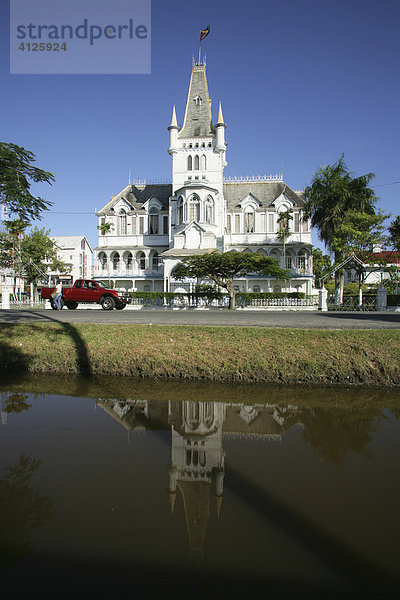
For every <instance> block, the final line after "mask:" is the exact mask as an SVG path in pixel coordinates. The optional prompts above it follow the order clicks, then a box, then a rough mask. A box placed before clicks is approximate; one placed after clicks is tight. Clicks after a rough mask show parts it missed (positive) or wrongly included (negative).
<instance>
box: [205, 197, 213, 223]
mask: <svg viewBox="0 0 400 600" xmlns="http://www.w3.org/2000/svg"><path fill="white" fill-rule="evenodd" d="M206 223H214V201H213V199H212V198H211V196H208V198H207V200H206Z"/></svg>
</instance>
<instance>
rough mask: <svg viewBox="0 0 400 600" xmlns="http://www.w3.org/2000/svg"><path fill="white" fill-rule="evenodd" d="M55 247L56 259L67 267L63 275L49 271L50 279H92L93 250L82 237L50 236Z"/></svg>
mask: <svg viewBox="0 0 400 600" xmlns="http://www.w3.org/2000/svg"><path fill="white" fill-rule="evenodd" d="M50 237H51V239H52V240H53V242H54V243H55V245H56V250H57V258H58V259H59V260H61V261H62V262H63V263H65V264H66V265H68V270H67V271H66V272H65V273H60V272H57V271H50V270H49V275H50V276H51V278H52V279H53V278H56V277H59V276H62V277H63V279H71V282H72V281H75V279H79V278H80V277H84V278H86V279H91V278H92V258H93V250H92V248H91V246H90V244H89V242H88V241H87V239H86V237H85V236H84V235H62V236H54V235H52V236H50Z"/></svg>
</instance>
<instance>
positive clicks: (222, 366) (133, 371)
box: [0, 322, 400, 386]
mask: <svg viewBox="0 0 400 600" xmlns="http://www.w3.org/2000/svg"><path fill="white" fill-rule="evenodd" d="M0 371H2V372H3V373H4V372H8V373H10V372H20V373H22V372H26V373H58V374H69V373H74V374H78V375H84V376H90V375H96V376H97V375H114V376H115V375H118V376H122V377H144V378H151V379H180V380H192V381H195V380H203V381H204V380H205V381H220V382H253V383H284V384H310V385H314V384H344V385H349V384H358V385H380V386H398V385H399V384H400V330H351V331H349V330H345V331H336V330H335V331H332V330H315V329H304V330H303V329H302V330H298V329H297V330H296V329H294V330H291V329H283V328H282V329H269V328H268V329H261V328H250V327H189V326H154V325H153V326H152V325H105V326H104V325H91V324H90V325H89V324H82V325H71V324H67V323H37V322H35V323H32V324H28V323H27V324H18V325H17V324H16V325H0Z"/></svg>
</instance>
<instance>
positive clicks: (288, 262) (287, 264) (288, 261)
mask: <svg viewBox="0 0 400 600" xmlns="http://www.w3.org/2000/svg"><path fill="white" fill-rule="evenodd" d="M292 267H293V257H292V255H291V253H290V252H289V253H288V254H286V256H285V269H291V268H292Z"/></svg>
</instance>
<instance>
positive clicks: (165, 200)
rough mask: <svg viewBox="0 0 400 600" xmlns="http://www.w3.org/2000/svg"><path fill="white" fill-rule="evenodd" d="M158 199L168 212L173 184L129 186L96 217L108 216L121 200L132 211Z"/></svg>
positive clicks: (98, 212)
mask: <svg viewBox="0 0 400 600" xmlns="http://www.w3.org/2000/svg"><path fill="white" fill-rule="evenodd" d="M153 196H154V197H155V198H157V200H158V201H159V202H160V203H161V205H162V207H163V209H165V210H168V204H169V198H170V196H172V184H170V183H159V184H140V185H139V184H138V185H134V184H133V185H131V184H130V185H127V186H126V188H124V189H123V190H122V191H121V192H120V193H119V194H117V195H116V196H114V197H113V198H111V200H110V202H108V204H106V205H105V206H104V207H103V208H101V209H100V210H98V211H97V213H96V215H97V216H98V217H101V216H102V215H106V214H107V213H108V212H109V211H110V210H111V209H112V208H114V206H115V205H116V204H117V203H118V202H119V201H120V200H121V198H122V199H123V200H125V202H127V203H128V205H129V206H130V207H131V209H132V210H134V211H136V210H141V209H142V208H143V206H144V205H145V204H146V202H147V201H148V200H150V198H152V197H153Z"/></svg>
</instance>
